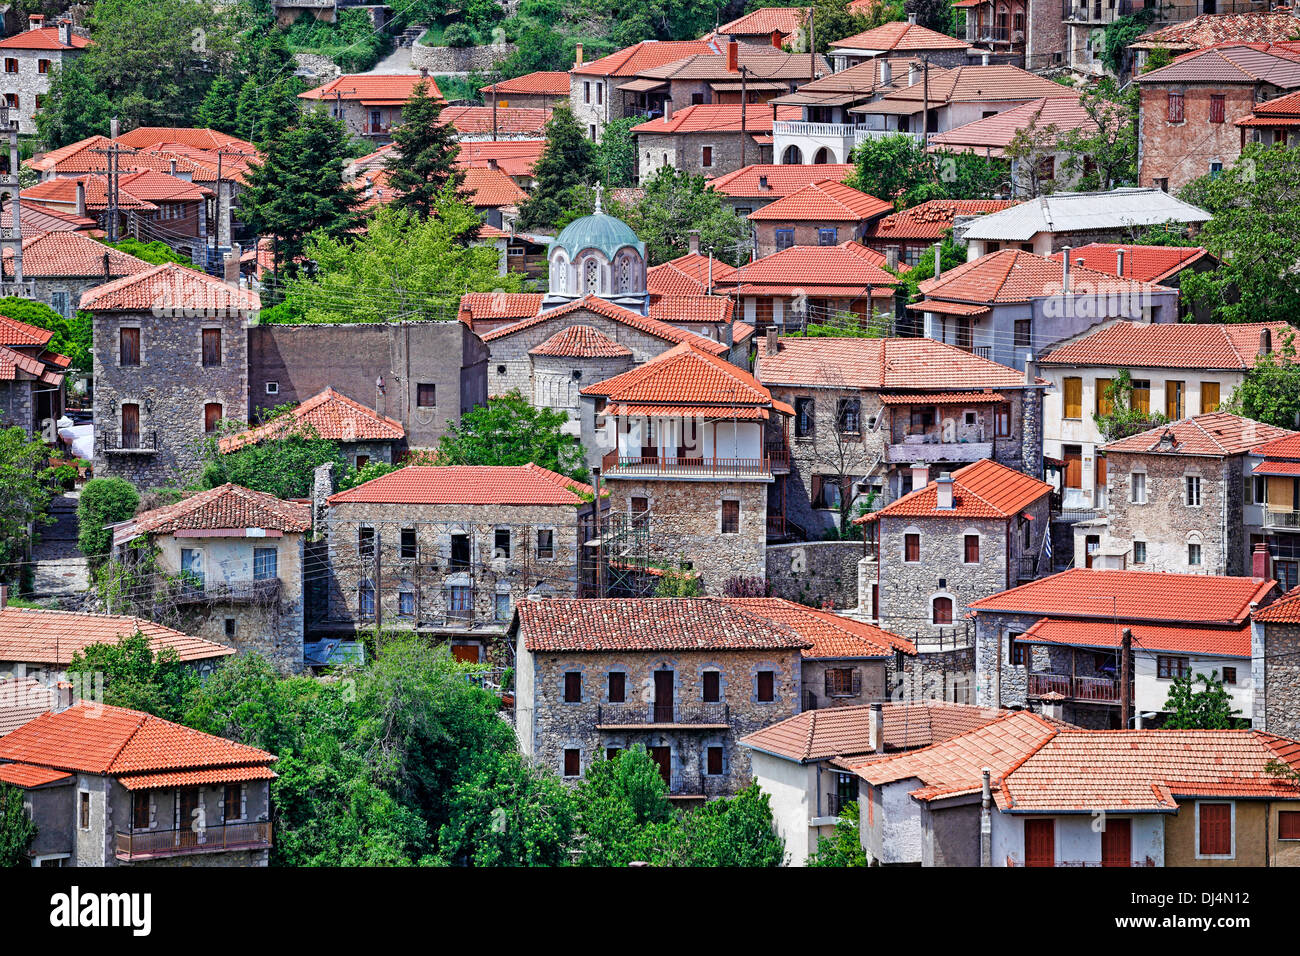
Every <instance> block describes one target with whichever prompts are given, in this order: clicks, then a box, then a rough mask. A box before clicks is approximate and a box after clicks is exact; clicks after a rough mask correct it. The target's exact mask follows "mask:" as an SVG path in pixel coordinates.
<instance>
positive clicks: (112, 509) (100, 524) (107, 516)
mask: <svg viewBox="0 0 1300 956" xmlns="http://www.w3.org/2000/svg"><path fill="white" fill-rule="evenodd" d="M139 506H140V494H139V492H137V491H136V490H135V485H133V484H131V482H129V481H127V480H126V479H125V478H92V479H90V481H88V482H86V484H85V485H84V486H82V489H81V495H80V497H79V498H78V499H77V527H78V532H77V548H78V549H79V550H80V551H81V553H82V554H84V555H85V556H86V557H87V558H89V559H90V563H91V564H92V565H98V564H99V563H101V562H102V561H103V560H104V559H105V558H107V557H108V552H109V550H110V549H111V547H112V545H113V531H112V529H111V528H107V527H105V526H106V525H109V524H112V523H114V522H117V521H126V520H127V519H128V518H131V517H133V516H134V515H135V513H136V509H137V508H139Z"/></svg>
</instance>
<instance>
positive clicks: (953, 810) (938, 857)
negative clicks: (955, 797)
mask: <svg viewBox="0 0 1300 956" xmlns="http://www.w3.org/2000/svg"><path fill="white" fill-rule="evenodd" d="M936 803H938V801H932V802H930V803H927V804H925V805H924V806H922V808H921V865H922V866H979V865H980V805H979V800H978V799H976V800H975V802H974V803H970V802H967V803H964V804H952V805H947V806H936V805H935V804H936Z"/></svg>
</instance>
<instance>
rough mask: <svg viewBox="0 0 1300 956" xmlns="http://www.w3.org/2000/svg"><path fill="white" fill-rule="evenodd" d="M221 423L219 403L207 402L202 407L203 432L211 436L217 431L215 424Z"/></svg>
mask: <svg viewBox="0 0 1300 956" xmlns="http://www.w3.org/2000/svg"><path fill="white" fill-rule="evenodd" d="M220 421H221V403H220V402H208V404H206V405H204V406H203V431H204V432H205V433H207V434H209V435H210V434H212V433H213V432H214V431H216V430H217V423H218V422H220Z"/></svg>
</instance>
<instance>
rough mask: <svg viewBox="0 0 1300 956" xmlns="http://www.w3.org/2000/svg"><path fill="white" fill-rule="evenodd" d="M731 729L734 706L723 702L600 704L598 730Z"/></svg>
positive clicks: (598, 706)
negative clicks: (732, 707) (732, 708)
mask: <svg viewBox="0 0 1300 956" xmlns="http://www.w3.org/2000/svg"><path fill="white" fill-rule="evenodd" d="M669 727H676V728H689V729H693V730H727V729H728V728H730V727H731V707H730V705H728V704H723V703H692V704H682V703H673V702H668V703H657V702H654V701H652V702H650V703H642V702H637V703H629V704H598V705H596V729H597V730H652V729H653V730H659V729H665V728H669Z"/></svg>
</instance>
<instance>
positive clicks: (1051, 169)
mask: <svg viewBox="0 0 1300 956" xmlns="http://www.w3.org/2000/svg"><path fill="white" fill-rule="evenodd" d="M1038 178H1039V179H1055V178H1056V157H1055V156H1044V157H1043V158H1042V159H1040V160H1039V161H1038Z"/></svg>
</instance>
